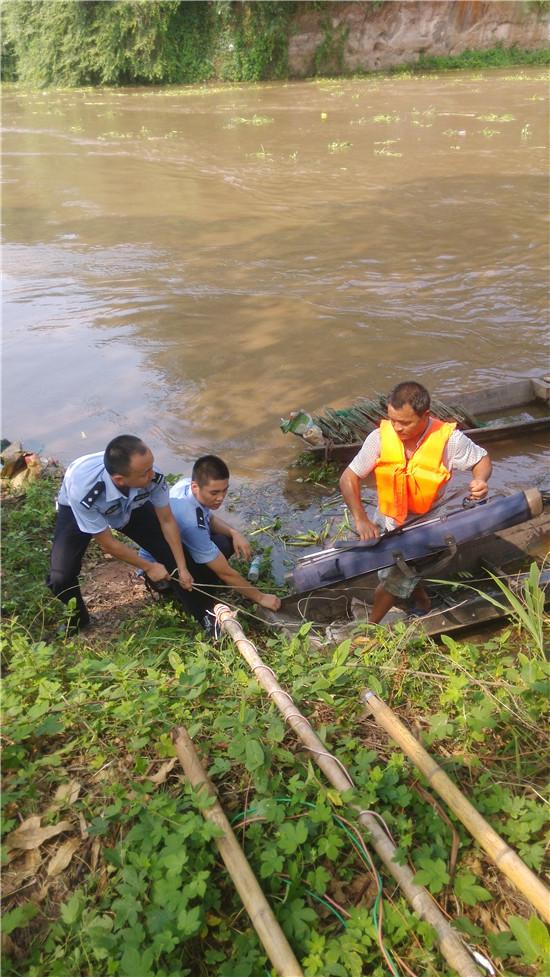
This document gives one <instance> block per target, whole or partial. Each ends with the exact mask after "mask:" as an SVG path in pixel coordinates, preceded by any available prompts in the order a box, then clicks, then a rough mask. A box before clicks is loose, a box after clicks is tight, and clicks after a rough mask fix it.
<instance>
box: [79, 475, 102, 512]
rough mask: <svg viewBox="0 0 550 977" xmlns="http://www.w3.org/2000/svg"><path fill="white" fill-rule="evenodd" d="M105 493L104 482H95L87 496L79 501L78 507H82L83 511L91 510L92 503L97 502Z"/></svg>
mask: <svg viewBox="0 0 550 977" xmlns="http://www.w3.org/2000/svg"><path fill="white" fill-rule="evenodd" d="M104 491H105V482H96V483H95V485H94V486H93V487H92V488H91V489H90V491H89V492H88V494H87V495H85V496H84V498H83V499H81V500H80V505H83V506H84V508H85V509H91V508H92V506H93V504H94V502H97V500H98V498H99V496H100V495H101V494H102V493H103V492H104Z"/></svg>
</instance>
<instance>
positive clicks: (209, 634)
mask: <svg viewBox="0 0 550 977" xmlns="http://www.w3.org/2000/svg"><path fill="white" fill-rule="evenodd" d="M202 626H203V630H204V635H205V637H206V638H208V640H209V641H213V640H214V639H215V637H216V624H215V619H214V618H213V617H212V615H211V614H210V613H209V612H208V611H207V612H206V614H205V615H204V618H203V620H202Z"/></svg>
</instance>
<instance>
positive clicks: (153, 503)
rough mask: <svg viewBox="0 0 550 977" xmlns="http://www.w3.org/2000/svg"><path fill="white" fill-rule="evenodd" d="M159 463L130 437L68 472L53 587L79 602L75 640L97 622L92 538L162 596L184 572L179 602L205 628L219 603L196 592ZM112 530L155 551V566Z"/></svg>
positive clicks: (73, 622) (175, 590)
mask: <svg viewBox="0 0 550 977" xmlns="http://www.w3.org/2000/svg"><path fill="white" fill-rule="evenodd" d="M153 462H154V459H153V455H152V453H151V451H150V450H149V448H148V447H147V445H146V444H144V443H143V441H142V440H141V439H140V438H137V437H134V436H133V435H130V434H122V435H120V436H119V437H117V438H114V439H113V440H112V441H110V442H109V444H108V445H107V448H106V449H105V453H102V452H98V453H96V454H92V455H84V456H83V457H82V458H77V459H76V461H73V462H72V464H70V465H69V467H68V468H67V471H66V473H65V477H64V479H63V483H62V485H61V489H60V492H59V495H58V498H57V520H56V525H55V533H54V540H53V548H52V555H51V563H50V572H49V575H48V578H47V584H48V587H49V588H50V590H51V591H52V593H54V594H55V596H56V597H58V598H59V599H60V600H61V601H62V602H63V603H64V604H68V603H69V601H70V600H71V599H72V598H74V599H75V601H76V607H75V611H74V613H73V614H72V615H71V618H70V622H69V628H70V630H71V631H72V632H73V633H74V632H76V631H78V630H80V629H81V628H85V627H86V626H87V625H88V624H89V623H90V615H89V614H88V610H87V608H86V605H85V603H84V599H83V597H82V593H81V591H80V586H79V583H78V576H79V573H80V568H81V565H82V559H83V557H84V554H85V552H86V549H87V547H88V544H89V543H90V540H91V539H95V540H97V542H98V543H99V545H100V546H101V549H102V550H103V552H104V553H108V554H109V555H110V556H112V557H114V558H115V559H117V560H121V561H122V562H123V563H128V564H130V566H133V567H137V568H139V569H141V570H143V571H144V573H145V574H146V576H147V578H148V580H149V581H150V583H151V584H152V586H153V587H155V588H159V589H161V588H162V587H163V581H167V580H169V579H173V578H172V574H173V572H174V571H175V570H177V580H178V583H177V584H176V583H174V584H173V585H172V586H171V589H170V595H171V597H172V599H174V600H176V601H177V602H178V603H179V604H180V605H181V606H182V609H183V610H185V611H186V612H187V613H189V614H192V615H193V616H194V617H195V618H196V619H197V620H198V621H200V622H201V623H203V621H204V616H205V613H206V610H207V609H208V608H209V607H210V605H211V601H210V600H209V599H208V598H207V597H205V596H203V595H201V594H200V593H198V592H195V591H192V587H193V577H192V576H191V574H190V573H189V570H188V562H187V560H186V554H185V552H184V548H183V546H182V543H181V538H180V534H179V530H178V526H177V524H176V522H175V519H174V517H173V515H172V512H171V509H170V505H169V494H168V486H167V484H166V480H165V478H164V476H163V475H162V474H161V473H160V472H159V471H158V470H157V469H156V468H155V466H154V464H153ZM112 529H116V530H117V532H119V533H123V534H124V535H125V536H128V537H129V539H132V540H134V542H136V543H138V544H139V545H140V546H142V547H144V548H145V549H146V550H148V551H149V553H151V554H152V556H153V558H154V561H155V562H153V563H151V562H150V561H148V560H145V559H143V558H142V557H141V556H140V555H139V554H138V552H137V551H136V550H135V549H133V548H132V547H130V546H127V545H126V544H125V543H123V542H121V541H120V540H119V539H116V538H115V537H114V536H113V533H112V532H111V530H112ZM174 576H175V575H174ZM164 587H166V583H164Z"/></svg>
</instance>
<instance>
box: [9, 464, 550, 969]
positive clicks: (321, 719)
mask: <svg viewBox="0 0 550 977" xmlns="http://www.w3.org/2000/svg"><path fill="white" fill-rule="evenodd" d="M54 491H55V481H52V480H44V481H42V482H38V483H36V484H35V485H34V486H31V487H30V489H29V492H28V494H27V495H26V496H24V497H22V498H21V499H19V500H18V501H16V502H13V503H8V504H7V506H6V507H5V515H4V533H3V546H4V608H5V613H4V634H3V647H2V660H3V665H4V692H3V719H4V726H3V748H4V758H3V773H4V790H3V795H2V804H3V829H2V831H3V834H2V837H3V842H4V857H5V859H6V863H5V866H4V892H5V898H4V917H3V921H4V938H3V949H4V964H3V966H4V973H5V974H6V975H8V977H12V975H13V977H43V975H45V974H47V975H48V977H50V975H51V977H77V975H78V977H81V975H86V977H88V975H89V977H92V975H93V977H103V975H105V977H107V975H122V977H126V975H127V977H168V975H170V977H183V975H189V977H191V975H193V977H263V975H269V974H271V970H270V967H269V964H268V963H267V961H266V958H265V955H264V953H263V951H262V949H261V947H260V945H259V944H258V941H257V938H256V936H255V934H254V931H253V930H252V928H251V926H250V923H249V920H248V918H247V917H246V914H245V913H244V912H243V910H242V907H241V906H240V904H239V900H238V898H237V896H236V894H235V892H234V889H233V887H232V884H231V882H230V881H229V879H228V877H227V875H226V873H225V871H224V869H223V867H222V866H221V864H220V860H219V858H218V857H217V856H216V851H215V847H214V844H213V840H212V832H211V829H210V828H209V827H208V826H207V825H206V824H205V822H204V821H203V819H202V817H201V815H200V813H199V811H198V810H197V808H196V806H195V803H194V799H193V796H192V793H191V792H190V790H189V789H188V788H187V787H186V785H185V784H184V783H183V782H182V778H181V771H180V770H179V767H178V765H177V763H176V761H175V758H174V755H173V748H172V744H171V740H170V730H171V728H172V727H173V726H174V725H176V724H183V725H186V726H187V728H188V730H189V732H190V734H191V736H192V737H193V739H194V740H195V743H196V744H197V746H198V748H199V750H200V752H201V753H202V755H203V756H204V757H206V758H207V759H208V765H209V773H210V776H211V778H212V779H213V781H214V782H215V784H216V786H217V788H218V791H219V795H220V800H221V802H222V804H223V806H224V808H225V810H226V812H227V813H228V816H229V817H230V818H233V819H234V823H235V826H236V830H237V832H238V837H239V839H240V840H241V842H242V844H243V845H244V847H245V851H246V854H247V857H248V858H249V860H250V862H251V865H252V867H253V869H254V871H255V872H256V874H257V876H258V877H259V879H260V880H261V883H262V886H263V888H264V890H265V892H266V894H267V896H268V898H269V900H270V902H271V905H272V907H273V909H274V911H275V913H276V915H277V917H278V919H279V921H280V923H281V925H282V926H283V928H284V930H285V932H286V935H287V937H288V939H289V941H290V942H291V944H292V946H293V949H294V951H295V952H296V954H297V956H298V958H299V959H300V961H301V963H302V966H303V969H304V972H305V974H306V975H307V977H325V975H334V977H359V975H361V974H362V973H369V974H372V975H373V977H382V975H383V974H386V973H388V969H387V966H386V964H385V963H384V961H383V958H382V953H381V949H380V946H379V943H378V940H377V925H378V919H379V913H380V906H379V904H378V900H377V885H376V879H375V878H374V876H373V875H372V873H371V872H370V871H369V870H368V869H367V867H366V865H365V864H364V862H363V861H362V860H361V858H360V856H359V854H358V852H357V850H356V848H355V847H354V845H353V843H352V839H351V838H350V836H349V834H348V833H346V830H345V820H343V819H349V820H351V821H353V820H354V819H353V815H352V814H351V813H350V811H349V804H350V801H351V800H354V801H357V802H358V803H359V804H360V805H361V807H362V808H365V809H367V808H368V809H374V810H375V811H377V812H378V813H379V814H380V815H381V816H382V817H383V818H384V819H385V821H386V823H387V824H388V826H389V828H390V830H391V831H392V834H393V835H394V837H395V838H396V841H397V843H398V845H399V850H400V853H401V857H402V858H403V859H408V860H409V861H410V863H411V864H412V865H413V866H414V868H415V869H416V871H417V872H418V875H419V881H421V882H422V883H423V884H424V885H426V886H427V887H428V888H429V889H430V891H431V892H432V893H433V894H434V896H435V898H436V899H437V900H438V902H439V903H440V905H441V906H442V907H443V909H444V910H445V911H446V912H448V913H449V915H450V916H451V917H452V918H453V919H454V920H455V921H456V925H457V926H458V927H459V928H460V930H461V931H462V932H463V933H464V935H465V938H466V940H467V942H468V943H469V944H470V945H472V946H474V947H476V948H478V950H479V951H480V952H481V953H483V954H484V955H485V956H488V957H489V958H490V959H491V960H492V961H493V964H494V966H495V967H496V970H497V973H498V974H500V975H518V977H527V975H529V977H535V975H536V974H540V973H545V972H548V970H549V968H550V936H549V935H548V931H547V929H546V927H545V926H544V925H543V924H542V923H541V922H540V920H538V918H537V917H535V916H534V915H532V914H531V912H530V910H529V907H528V905H527V904H526V902H525V901H524V900H523V899H521V898H520V897H519V896H518V895H517V894H516V893H515V891H514V890H513V889H512V888H511V886H510V885H509V884H508V883H507V882H506V880H505V879H504V877H502V876H500V875H499V874H498V872H497V870H496V869H495V868H493V866H492V865H491V863H489V862H488V861H487V859H486V858H485V856H484V854H483V853H482V852H481V851H480V850H479V849H478V848H477V846H476V845H475V844H474V843H473V842H472V840H471V838H470V837H469V836H468V835H467V834H466V832H465V831H464V829H463V828H462V826H461V825H460V824H458V823H457V822H456V821H455V819H454V818H453V817H452V816H449V815H448V814H447V812H446V811H445V809H444V807H443V805H442V804H441V803H440V802H439V801H438V799H437V797H435V796H433V797H431V799H430V795H429V794H428V792H427V791H426V789H425V784H424V783H423V781H422V778H421V777H420V776H418V775H417V774H416V773H415V772H414V770H413V769H411V767H410V765H409V763H408V761H407V760H406V759H405V758H404V756H403V755H402V754H401V753H400V752H399V751H398V750H396V749H395V748H393V747H392V745H391V743H390V742H389V741H388V739H387V738H386V737H385V735H384V734H383V733H382V732H381V731H380V730H379V729H378V728H377V727H376V725H375V724H374V723H373V722H372V721H370V720H366V719H365V718H364V717H363V713H362V709H361V707H360V705H359V693H360V691H361V690H362V689H363V688H365V686H370V687H371V688H373V689H375V690H376V691H377V692H379V693H380V694H381V695H382V696H383V697H384V698H385V700H386V701H388V702H389V703H390V704H391V705H392V707H393V708H394V709H397V711H398V712H399V714H400V715H401V716H402V718H403V719H404V720H405V721H406V722H407V723H408V724H409V725H410V726H411V727H412V728H413V729H414V730H415V731H416V732H417V734H418V733H420V734H422V737H423V740H424V742H425V743H426V744H427V745H428V748H429V749H430V750H431V751H432V752H433V753H434V754H435V755H436V756H437V757H438V758H439V759H440V762H442V763H443V765H444V766H445V769H446V770H447V771H448V772H449V774H450V775H451V776H452V777H453V778H454V779H456V780H457V781H458V782H459V783H460V784H461V785H462V787H463V789H464V790H465V792H466V793H467V795H468V796H469V797H470V798H471V799H472V800H473V801H474V803H475V804H476V806H477V807H478V809H479V810H480V811H481V813H482V814H484V816H485V817H487V819H488V820H489V821H490V823H491V824H492V825H493V826H494V827H495V829H496V830H497V831H499V833H500V834H501V835H502V836H503V837H504V838H505V839H506V840H507V841H508V842H509V843H510V844H511V845H513V846H514V847H515V848H516V850H517V851H518V852H519V854H520V855H521V857H522V858H523V859H524V860H525V861H526V862H527V864H528V865H530V867H532V868H533V869H534V870H535V871H539V870H541V868H542V864H543V858H544V851H545V843H544V833H543V831H544V825H545V822H546V817H547V792H546V784H545V780H546V777H545V770H546V765H545V756H546V755H547V749H548V742H547V739H546V738H545V737H546V734H545V730H546V725H545V722H544V717H545V715H546V710H547V701H548V687H549V684H550V683H549V679H550V675H549V669H548V666H547V664H546V663H545V661H544V660H543V659H542V658H541V656H540V654H539V653H538V652H537V650H536V649H535V648H534V647H533V644H532V640H531V638H530V636H529V633H528V632H527V631H525V630H517V628H516V627H515V626H514V625H512V626H510V627H508V628H507V629H506V630H504V631H502V632H500V633H499V634H498V635H496V636H494V637H492V638H491V639H490V640H488V641H486V642H485V643H484V644H474V643H470V642H457V641H454V640H453V639H451V638H449V637H447V638H445V639H444V640H443V643H442V644H441V645H437V644H435V643H434V642H433V641H431V640H430V639H427V638H419V637H414V638H412V637H411V635H410V633H409V632H407V630H406V629H405V628H404V627H403V628H402V630H397V631H396V632H395V633H394V634H392V635H390V634H389V633H388V632H386V631H385V630H384V629H383V628H379V629H378V630H377V632H376V635H375V637H374V638H373V637H372V636H371V635H370V634H364V633H361V632H358V634H357V636H356V637H355V638H352V639H350V640H347V641H346V642H344V643H343V644H342V645H340V646H339V647H338V648H337V649H335V650H332V649H331V650H327V649H318V648H315V647H314V646H313V645H312V644H311V643H310V641H309V637H308V633H307V631H308V628H307V625H306V626H304V628H303V629H302V632H301V633H300V635H298V636H297V637H296V638H294V639H293V640H292V641H289V640H288V639H286V638H283V637H281V636H280V635H278V634H277V633H270V634H266V633H260V632H258V633H256V634H254V633H253V631H252V628H251V627H250V625H249V624H248V623H246V618H243V619H242V620H243V626H244V627H245V628H246V630H247V632H248V633H249V634H251V636H252V637H253V638H254V640H255V641H256V643H257V645H258V648H259V650H260V653H261V654H262V655H263V656H264V658H265V660H266V661H268V662H269V664H270V666H271V667H272V668H273V670H274V671H275V674H276V675H277V677H278V679H279V681H280V682H281V684H282V685H283V687H285V688H286V689H288V691H289V692H291V694H292V695H293V697H294V699H295V701H296V703H297V705H298V708H300V709H301V710H302V711H303V712H304V714H305V715H306V716H308V718H309V719H310V720H311V722H312V724H313V725H314V727H315V729H316V730H317V732H318V733H319V735H320V736H321V738H322V739H323V741H324V742H326V744H327V749H329V750H330V751H333V752H334V753H335V754H336V755H337V756H338V758H339V759H340V760H341V762H342V763H344V764H345V765H346V767H347V768H348V769H349V771H350V773H351V775H352V777H353V778H354V781H355V783H356V784H357V785H358V786H357V791H356V792H354V794H353V796H352V795H351V793H350V796H347V795H346V796H345V797H342V796H340V795H339V794H338V793H337V792H336V791H334V790H332V789H330V788H329V787H328V785H327V784H326V783H325V782H324V780H323V778H322V777H321V775H320V774H319V772H318V770H317V768H316V767H315V766H314V765H313V764H312V762H311V759H310V758H309V757H308V755H307V754H305V753H304V752H302V751H301V749H300V747H299V745H298V744H297V742H296V741H295V739H294V737H293V735H291V734H290V733H289V732H288V731H287V730H286V729H285V727H284V724H283V721H282V719H281V718H280V716H279V714H278V712H277V711H276V710H275V708H274V706H273V705H272V703H271V702H270V701H269V700H268V699H267V696H266V695H265V694H264V693H263V691H262V690H261V689H260V687H259V686H258V684H257V682H256V680H255V679H254V677H253V676H252V675H251V673H250V672H249V671H248V669H247V667H246V665H245V664H244V662H243V661H242V660H241V659H240V657H239V655H238V653H237V651H236V650H235V648H234V647H233V646H232V644H231V643H230V642H229V641H228V640H223V641H222V642H219V643H214V644H210V643H207V642H205V641H204V640H203V639H202V638H201V636H200V635H199V634H197V633H196V632H195V630H194V627H193V626H192V625H186V624H184V623H182V621H181V619H180V618H179V617H178V615H177V614H176V612H174V611H173V610H171V609H170V608H168V607H159V606H157V605H155V604H153V603H147V602H146V601H145V599H144V605H143V609H142V610H141V611H140V612H139V613H138V614H137V615H136V616H135V617H134V618H132V619H129V620H126V621H125V622H124V623H123V624H122V625H121V630H120V634H119V635H118V636H117V637H116V638H115V639H112V638H111V639H108V640H104V641H101V640H98V639H93V636H92V637H90V638H89V639H86V638H85V637H84V636H83V637H82V638H79V639H75V640H72V641H61V640H59V639H57V638H51V637H48V635H49V634H51V633H52V631H53V630H54V629H53V625H54V623H55V621H56V620H58V619H59V609H58V607H56V605H55V603H54V602H51V601H50V600H49V597H48V595H47V592H46V591H45V590H44V587H43V578H44V576H45V572H46V567H47V557H48V549H49V535H50V532H51V525H52V522H53V494H54ZM31 817H34V818H35V820H34V821H32V822H29V821H28V819H29V818H31ZM21 821H26V822H27V832H26V836H25V839H23V840H26V843H27V845H28V847H27V848H17V847H11V850H8V849H9V845H10V843H11V845H12V846H14V839H15V843H17V835H14V832H15V831H16V829H17V827H18V825H19V824H20V823H21ZM56 832H57V833H56ZM19 842H21V838H19ZM14 856H15V857H14ZM383 881H384V885H385V889H384V900H383V921H382V932H383V942H384V948H385V950H386V952H387V953H389V955H390V959H391V961H392V962H393V966H394V967H395V968H396V969H395V972H396V973H397V974H399V973H409V974H410V973H411V972H412V973H413V974H418V975H421V974H422V975H424V974H426V975H431V977H436V975H437V977H449V972H448V970H447V968H446V965H445V963H444V961H443V960H442V959H441V957H440V955H439V953H438V950H437V944H436V942H435V939H434V934H433V933H432V932H431V930H430V927H429V926H427V925H426V924H425V923H422V922H420V921H419V920H418V919H417V918H416V917H415V916H414V915H413V914H412V913H411V911H410V910H409V907H408V904H407V903H406V901H405V900H404V899H403V898H402V897H401V896H400V895H399V892H398V891H397V890H396V889H395V886H394V885H393V883H392V882H391V881H390V880H389V879H388V878H384V879H383ZM406 968H408V970H407V969H406Z"/></svg>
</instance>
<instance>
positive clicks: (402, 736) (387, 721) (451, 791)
mask: <svg viewBox="0 0 550 977" xmlns="http://www.w3.org/2000/svg"><path fill="white" fill-rule="evenodd" d="M361 700H362V702H364V704H365V706H366V707H367V709H368V711H369V712H370V713H371V714H372V715H373V716H374V718H375V720H376V722H377V723H378V725H379V726H382V727H383V729H385V730H386V732H387V733H389V735H390V736H391V737H392V739H394V740H395V742H396V743H397V744H398V745H399V746H400V747H401V749H402V750H403V752H404V753H406V755H407V756H408V757H409V758H410V759H411V760H412V761H413V763H414V764H415V766H416V767H418V769H419V770H420V771H421V772H422V773H423V774H424V776H425V777H426V780H427V781H428V783H429V785H430V787H433V789H434V790H435V791H437V793H438V794H439V795H440V797H442V798H443V800H445V801H446V802H447V804H448V805H449V807H450V809H451V811H452V812H453V813H454V814H456V816H457V818H458V819H459V820H460V821H462V824H463V825H465V827H466V828H467V829H468V831H469V832H470V834H471V835H473V837H474V838H475V839H476V841H478V842H479V844H480V845H481V847H482V848H483V849H484V850H485V851H486V852H487V854H488V855H489V858H491V860H492V861H493V862H494V863H495V865H496V866H497V868H499V869H500V871H501V872H502V873H503V874H504V875H505V876H506V877H507V878H508V879H510V882H513V884H514V885H515V886H516V888H517V889H519V891H520V892H521V893H523V895H524V896H525V898H526V899H528V900H529V902H530V903H531V905H532V906H534V908H535V909H536V910H537V911H538V912H539V913H540V914H541V916H543V917H544V919H545V920H546V921H547V922H550V891H549V890H548V889H547V888H546V886H545V885H544V884H543V882H541V880H540V879H538V878H537V876H536V875H535V874H534V872H532V871H531V869H530V868H528V867H527V865H526V864H525V862H523V861H522V860H521V858H520V857H519V855H517V854H516V852H515V851H514V850H513V849H512V848H510V846H509V845H507V844H506V842H505V841H504V840H503V839H502V838H501V837H500V835H498V834H497V833H496V831H494V829H493V828H492V827H491V825H490V824H488V823H487V821H486V820H485V818H484V817H483V816H482V815H481V814H480V813H479V811H476V809H475V807H474V806H473V805H472V804H470V801H469V800H467V798H466V797H465V796H464V794H463V793H462V792H461V791H460V790H459V789H458V787H456V786H455V784H453V782H452V780H450V779H449V777H448V776H447V774H446V773H445V772H444V770H442V769H441V767H440V766H439V764H438V763H436V761H435V760H434V759H433V757H431V756H430V754H429V753H428V752H427V751H426V750H425V749H424V747H423V746H421V744H420V743H419V742H418V740H417V739H416V738H415V737H414V736H413V735H412V733H410V732H409V730H408V729H407V727H406V726H405V725H404V724H403V723H402V722H401V720H400V719H399V718H398V717H397V716H396V714H395V713H394V712H393V710H392V709H390V707H389V706H388V705H386V703H385V702H383V701H382V699H380V698H379V697H378V696H377V695H375V693H374V692H371V691H370V690H368V689H367V690H365V691H364V692H363V693H362V694H361Z"/></svg>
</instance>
